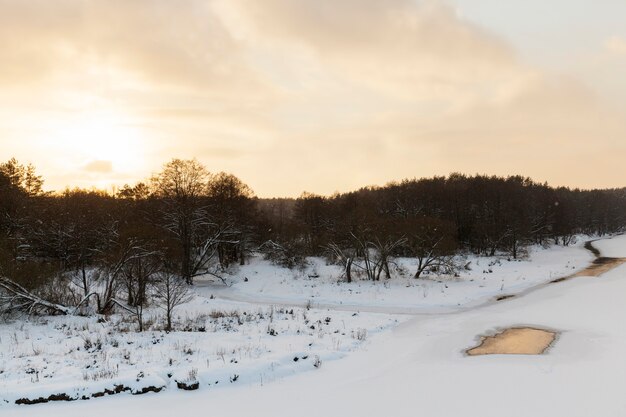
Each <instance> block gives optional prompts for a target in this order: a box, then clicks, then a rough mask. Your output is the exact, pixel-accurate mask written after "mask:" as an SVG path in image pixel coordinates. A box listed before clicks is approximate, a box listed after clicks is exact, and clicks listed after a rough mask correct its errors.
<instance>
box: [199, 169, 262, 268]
mask: <svg viewBox="0 0 626 417" xmlns="http://www.w3.org/2000/svg"><path fill="white" fill-rule="evenodd" d="M207 194H208V198H209V201H210V203H211V214H212V218H213V219H214V221H215V222H216V223H217V224H218V225H219V228H220V229H221V230H223V231H224V232H223V235H224V238H225V239H223V240H222V242H220V243H218V247H217V254H218V258H219V262H220V265H221V266H222V268H227V267H228V266H229V265H230V264H231V263H232V262H234V261H236V260H237V259H238V260H239V264H240V265H243V264H244V263H245V256H246V252H247V251H248V250H249V247H248V243H249V242H250V240H251V239H250V235H251V234H252V231H251V229H252V226H251V224H252V217H253V216H254V214H255V211H256V208H255V200H254V198H255V197H254V193H253V192H252V189H250V187H248V186H247V185H246V184H244V183H243V182H242V181H241V180H240V179H239V178H237V177H235V176H234V175H232V174H227V173H225V172H220V173H218V174H216V175H213V176H211V178H210V180H209V182H208V184H207Z"/></svg>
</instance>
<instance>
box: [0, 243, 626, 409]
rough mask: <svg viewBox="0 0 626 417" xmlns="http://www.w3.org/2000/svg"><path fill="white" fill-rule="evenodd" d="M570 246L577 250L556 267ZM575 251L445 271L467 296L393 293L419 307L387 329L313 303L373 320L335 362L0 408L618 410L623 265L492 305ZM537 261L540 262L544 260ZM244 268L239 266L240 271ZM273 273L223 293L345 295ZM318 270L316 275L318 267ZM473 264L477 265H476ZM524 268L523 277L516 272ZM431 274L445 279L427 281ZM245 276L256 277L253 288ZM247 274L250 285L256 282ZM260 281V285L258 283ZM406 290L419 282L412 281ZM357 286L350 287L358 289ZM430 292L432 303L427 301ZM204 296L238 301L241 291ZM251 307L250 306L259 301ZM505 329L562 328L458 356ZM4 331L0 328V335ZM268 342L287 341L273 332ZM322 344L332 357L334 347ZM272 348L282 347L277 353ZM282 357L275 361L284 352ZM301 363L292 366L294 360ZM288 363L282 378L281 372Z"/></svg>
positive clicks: (295, 298)
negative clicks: (466, 273) (520, 344)
mask: <svg viewBox="0 0 626 417" xmlns="http://www.w3.org/2000/svg"><path fill="white" fill-rule="evenodd" d="M595 245H596V247H598V248H600V250H601V251H602V253H603V255H606V254H611V255H610V256H619V257H626V236H619V237H615V238H613V239H610V240H606V241H602V242H596V243H595ZM569 256H571V257H572V258H571V259H572V260H571V261H570V264H569V265H568V266H565V265H567V259H568V258H569ZM607 256H609V255H607ZM585 257H587V258H585ZM583 258H585V259H587V260H588V259H589V258H588V255H586V254H585V253H584V252H583V251H582V250H581V248H580V245H577V246H576V247H573V248H565V249H563V248H558V249H554V248H553V249H550V250H547V251H537V252H536V253H535V254H533V255H531V259H532V261H528V262H518V263H513V262H511V263H508V262H504V263H502V265H500V266H498V268H501V269H498V268H494V269H493V272H492V273H491V274H488V275H489V278H488V279H486V280H485V281H486V282H490V284H488V285H485V286H484V287H480V286H479V285H476V284H472V285H469V284H466V283H465V281H463V282H457V280H450V281H442V282H445V283H447V284H448V286H449V288H448V289H450V290H452V287H454V285H456V284H463V285H467V287H466V290H468V291H473V293H472V295H464V297H466V298H464V299H459V298H458V296H456V295H454V296H452V294H456V293H455V292H454V291H449V295H448V296H447V297H444V296H443V295H437V296H436V297H435V294H438V293H437V292H436V291H433V292H430V293H429V294H430V295H429V296H428V297H424V298H422V299H418V300H412V299H410V297H409V296H405V297H400V296H399V297H400V298H399V299H398V300H397V305H398V306H400V307H402V308H408V309H415V310H414V311H405V313H409V312H412V313H414V314H413V315H408V314H405V315H404V316H402V317H404V319H401V318H400V319H397V320H398V323H397V324H396V323H395V322H394V324H396V325H395V327H393V329H392V330H387V331H385V330H384V329H387V328H389V327H388V326H387V327H386V325H390V324H391V323H390V322H389V320H392V319H391V318H390V317H392V316H389V315H385V314H371V313H370V315H369V317H365V316H367V315H368V314H367V313H360V314H358V315H357V316H352V314H351V313H350V312H348V311H341V310H332V311H325V310H315V309H312V310H310V311H309V312H310V313H311V314H313V312H316V314H318V317H321V316H326V315H328V316H329V317H332V321H331V323H333V322H336V319H335V317H340V316H341V315H344V316H343V317H344V318H346V319H347V318H348V317H352V318H355V320H357V321H355V322H353V323H352V324H351V328H353V329H354V328H357V327H358V326H362V325H364V323H369V325H370V326H372V325H373V328H375V329H376V328H378V329H380V330H381V331H379V332H377V333H373V334H371V335H368V337H367V341H366V342H365V343H360V344H359V343H356V344H355V345H354V346H353V347H351V348H350V349H348V350H347V351H346V352H344V353H346V354H345V355H341V356H345V357H343V359H341V360H337V361H329V362H324V363H323V366H322V367H321V368H319V369H311V367H307V369H308V371H307V372H299V371H297V370H296V371H293V372H289V373H285V374H280V375H278V376H277V377H276V378H274V380H273V381H271V382H269V383H268V382H267V381H264V382H263V383H261V382H260V381H258V380H256V381H253V380H249V381H248V382H247V383H241V384H228V386H227V388H219V389H215V387H210V388H204V389H200V390H199V391H196V392H182V391H179V390H176V389H167V390H165V391H164V392H162V393H159V394H146V395H144V396H139V397H133V396H130V395H120V396H113V397H107V398H103V399H98V400H90V401H84V402H82V401H81V402H75V403H50V404H45V405H35V406H14V405H13V406H5V407H2V408H0V413H2V415H3V416H4V415H7V416H16V417H17V416H28V415H33V413H34V414H35V415H38V414H39V413H41V414H44V413H45V414H46V415H47V416H49V417H55V416H63V417H72V416H77V417H78V416H84V415H90V416H94V417H99V416H110V415H120V416H121V415H150V416H155V417H158V416H170V415H172V414H173V413H177V414H180V415H195V414H197V413H200V414H206V413H209V412H210V413H211V414H214V415H220V416H245V415H250V416H291V415H299V416H321V415H327V416H336V415H346V416H369V415H394V416H415V415H425V416H429V417H436V416H481V417H482V416H487V417H488V416H503V415H506V416H511V417H516V416H546V415H554V416H568V417H576V416H590V415H601V416H623V415H626V397H624V396H623V392H622V391H623V388H622V387H623V383H624V379H625V378H626V361H624V360H622V357H621V355H622V354H623V352H624V350H625V348H626V327H624V326H622V325H621V322H622V317H625V316H626V303H624V297H625V294H626V265H622V266H620V267H618V268H616V269H615V270H612V271H610V272H608V273H606V274H604V275H602V276H601V277H598V278H592V277H578V278H573V279H570V280H567V281H564V282H560V283H558V284H553V285H544V286H541V288H539V289H538V290H535V291H532V292H529V291H525V292H523V294H522V295H520V296H519V297H516V298H512V299H507V300H505V301H502V302H487V301H489V300H490V299H492V298H493V296H494V295H496V294H499V293H501V292H502V290H501V283H502V282H504V284H505V285H504V286H505V290H506V292H507V294H508V293H509V292H520V291H524V289H528V288H529V285H532V284H528V283H527V281H528V280H531V279H532V280H533V282H534V283H535V284H537V283H540V282H546V281H548V280H550V279H551V278H556V276H557V275H556V274H557V273H558V272H559V270H558V267H557V266H558V264H559V263H560V264H561V269H562V271H561V272H563V271H568V270H571V269H572V267H574V268H578V266H579V265H580V263H583V262H582V261H583ZM542 263H545V264H546V266H545V268H544V267H542ZM250 270H252V268H251V269H250ZM240 272H244V273H246V274H247V273H248V272H247V271H245V268H242V271H240ZM275 272H276V274H275V275H276V277H269V278H268V279H267V281H265V286H264V287H262V286H261V284H255V279H258V280H259V281H260V280H261V277H260V276H259V277H258V278H255V277H251V278H249V281H248V282H247V283H244V282H236V283H235V284H234V285H233V287H231V288H230V289H228V290H226V291H224V293H226V294H227V295H229V296H232V297H233V298H234V297H236V296H241V297H246V298H248V297H249V298H252V297H253V295H254V291H259V299H260V303H261V304H264V303H266V302H271V301H273V300H274V299H273V298H271V297H279V299H281V300H285V301H286V302H288V303H298V302H304V301H308V300H309V299H310V297H311V294H315V295H318V294H319V296H317V297H315V298H318V299H319V301H320V302H324V303H329V304H330V303H335V305H336V306H338V307H343V308H344V309H345V306H346V304H345V303H344V304H343V305H342V304H340V302H341V301H342V299H343V297H344V296H346V295H347V293H346V292H345V291H346V290H345V289H343V284H342V285H341V286H338V287H337V286H335V287H336V291H337V295H334V296H333V294H332V291H331V288H333V287H332V286H331V285H332V284H330V283H328V284H324V283H322V284H319V283H318V284H317V285H316V286H315V287H310V286H309V287H305V289H303V290H302V292H298V290H297V286H296V285H291V282H290V281H285V283H283V284H280V285H281V286H278V285H274V284H271V283H272V282H278V283H280V282H281V281H282V280H283V279H286V277H285V276H282V277H281V275H282V272H279V271H275ZM319 272H320V278H321V279H322V280H323V279H324V278H323V274H322V271H319ZM265 273H267V271H265ZM472 273H475V274H476V275H480V273H478V272H476V269H475V268H474V269H473V270H472ZM481 273H482V271H481ZM259 274H261V272H259ZM520 276H524V277H525V278H526V280H521V279H516V277H520ZM315 279H318V278H315ZM299 280H300V282H301V283H304V282H309V281H312V280H313V279H312V280H309V279H308V278H304V277H302V278H300V279H299ZM318 280H319V279H318ZM492 281H493V282H492ZM475 282H476V281H475ZM431 283H432V285H439V284H440V283H437V282H436V281H431ZM497 283H500V286H498V285H497ZM246 284H252V285H250V287H249V288H248V287H246V286H245V285H246ZM253 285H257V287H256V290H254V287H253ZM356 285H357V284H354V285H353V286H354V287H356ZM361 285H362V287H361V288H367V286H366V284H364V283H362V284H361ZM379 285H380V284H379ZM429 285H431V284H429ZM327 287H328V288H327ZM260 288H263V289H264V291H263V292H260ZM270 288H271V290H272V293H271V297H270V294H269V293H270ZM281 288H282V290H281ZM311 288H312V289H311ZM357 288H358V287H357ZM405 289H406V290H409V291H416V292H417V291H418V290H416V289H414V288H413V287H410V288H406V287H405ZM212 290H214V288H211V287H203V288H202V289H201V290H200V292H207V291H208V292H211V291H212ZM274 290H275V291H277V293H276V294H277V295H275V293H274V292H273V291H274ZM311 291H319V293H317V292H313V293H312V292H311ZM399 291H400V289H399V288H398V289H396V288H394V286H390V287H389V289H385V291H381V292H380V293H374V294H372V292H373V290H370V291H361V294H355V295H354V296H349V298H348V301H349V304H348V305H349V306H350V308H353V307H359V308H360V307H366V306H367V305H368V303H370V302H371V303H372V305H373V306H375V307H379V308H389V309H391V310H393V309H394V308H395V307H394V300H393V299H392V296H395V294H398V293H399ZM352 292H353V293H354V292H356V291H354V289H353V291H352ZM266 294H267V295H266ZM215 295H216V296H219V294H217V293H216V294H215ZM431 296H432V297H433V300H430V297H431ZM435 298H436V299H435ZM205 301H207V302H209V303H211V302H216V303H234V304H232V306H235V305H237V306H243V305H245V304H243V302H242V301H232V300H231V301H228V300H206V299H205ZM316 301H317V300H316ZM460 301H467V302H468V303H469V304H473V305H474V306H473V307H472V308H468V307H467V306H466V307H464V308H458V307H459V306H458V304H463V303H462V302H460ZM194 303H196V306H195V307H194V308H193V309H195V310H196V311H197V310H198V309H199V308H200V307H199V306H201V305H202V303H204V300H203V299H201V298H198V299H196V300H195V301H194ZM422 303H428V304H429V307H428V308H427V307H423V305H422ZM248 306H249V308H250V309H253V308H255V309H258V308H268V307H259V306H253V305H248ZM455 306H456V307H455ZM239 308H242V307H239ZM429 308H432V310H429ZM444 308H445V309H447V311H446V312H445V314H443V313H442V309H444ZM193 309H192V310H193ZM305 311H306V310H305ZM418 313H419V314H418ZM433 313H437V314H433ZM361 317H364V318H363V320H364V321H363V322H360V321H359V320H361ZM385 318H386V320H385ZM393 320H396V319H393ZM297 322H299V320H298V321H297ZM264 324H266V323H264ZM292 325H293V326H296V325H297V323H292ZM377 326H378V327H377ZM512 326H531V327H537V328H544V329H549V330H554V331H557V332H558V333H559V336H558V339H557V341H556V343H555V344H554V346H553V347H552V348H551V349H550V350H549V351H548V353H547V354H546V355H541V356H525V355H522V356H511V355H489V356H481V357H468V356H467V355H465V353H464V352H465V350H466V349H467V348H470V347H473V346H475V345H476V344H477V342H478V341H479V336H480V335H484V334H492V333H494V332H496V331H497V330H499V329H505V328H508V327H512ZM47 327H48V328H49V326H47ZM256 327H259V326H256ZM14 328H15V326H13V329H14ZM6 331H7V330H6V329H4V328H3V332H6ZM249 331H250V332H252V333H253V334H254V336H253V339H255V340H256V338H257V337H264V336H260V335H259V334H258V332H259V331H258V330H256V331H255V330H252V329H250V330H249ZM221 336H222V335H221V334H220V335H219V337H221ZM231 336H233V335H231ZM292 336H293V335H287V336H285V337H287V338H290V337H292ZM1 337H2V346H3V349H4V345H5V341H6V340H7V339H5V338H6V337H9V338H10V337H11V336H10V335H9V334H2V336H1ZM280 338H281V336H278V337H276V338H275V339H276V340H280ZM305 339H306V337H305ZM285 340H287V339H285ZM352 340H354V339H352ZM233 342H234V343H238V342H236V341H235V340H233ZM276 343H278V344H279V345H282V346H283V349H285V346H284V345H283V344H282V343H280V342H276ZM276 349H278V348H276ZM287 351H288V349H287ZM283 352H284V350H283ZM306 352H307V350H306V348H305V349H301V348H300V346H297V347H292V351H290V352H289V353H290V354H289V356H292V354H293V355H302V354H304V353H306ZM327 352H328V353H329V354H331V353H332V354H333V355H334V354H335V352H333V349H330V350H327ZM274 353H275V354H277V355H280V352H279V350H277V351H276V352H274ZM260 359H261V360H260V361H258V362H255V363H254V365H253V364H252V363H250V364H249V365H246V366H245V368H246V369H254V366H261V367H263V366H264V365H263V363H264V360H263V359H262V358H260ZM291 360H292V361H293V358H292V359H291ZM277 362H279V363H282V362H281V361H280V360H277ZM299 363H300V362H298V363H296V366H301V364H299ZM0 366H6V364H3V365H2V364H0ZM258 372H259V370H258V369H257V370H255V371H251V373H253V374H257V373H258ZM287 374H290V375H291V376H288V377H286V376H285V375H287ZM2 389H3V390H4V389H6V387H3V388H2ZM1 392H4V391H1Z"/></svg>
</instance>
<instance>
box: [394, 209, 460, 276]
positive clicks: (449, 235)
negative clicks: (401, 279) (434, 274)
mask: <svg viewBox="0 0 626 417" xmlns="http://www.w3.org/2000/svg"><path fill="white" fill-rule="evenodd" d="M406 230H407V240H406V246H407V249H408V253H409V254H410V255H411V256H413V257H415V258H416V259H417V269H416V272H415V278H420V277H421V276H422V274H423V273H424V271H426V270H428V269H433V268H434V269H439V268H451V267H453V256H454V253H455V251H456V249H457V245H456V242H455V240H454V226H453V225H451V224H450V223H447V222H445V221H441V220H439V219H434V218H421V219H412V220H409V221H407V224H406Z"/></svg>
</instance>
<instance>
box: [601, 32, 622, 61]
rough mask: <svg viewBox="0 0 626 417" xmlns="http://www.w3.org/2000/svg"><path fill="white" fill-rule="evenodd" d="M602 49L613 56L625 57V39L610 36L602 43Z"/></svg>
mask: <svg viewBox="0 0 626 417" xmlns="http://www.w3.org/2000/svg"><path fill="white" fill-rule="evenodd" d="M604 49H605V50H606V51H608V52H609V53H611V54H613V55H618V56H624V55H626V39H623V38H620V37H619V36H612V37H610V38H608V39H607V40H606V41H605V42H604Z"/></svg>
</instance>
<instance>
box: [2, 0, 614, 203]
mask: <svg viewBox="0 0 626 417" xmlns="http://www.w3.org/2000/svg"><path fill="white" fill-rule="evenodd" d="M625 73H626V2H624V1H623V0H551V1H545V0H507V1H506V2H504V1H501V0H342V1H337V0H263V1H262V2H260V1H257V0H180V1H175V2H174V1H170V0H130V1H129V0H55V1H54V2H51V1H48V0H0V160H8V159H9V158H11V157H16V158H17V159H18V160H19V161H20V162H23V163H29V162H30V163H33V164H34V165H35V166H36V167H37V169H38V171H39V173H41V174H42V175H43V176H44V177H45V179H46V188H47V189H56V190H60V189H63V188H65V187H66V186H71V187H74V186H79V187H99V188H111V187H112V186H114V185H117V186H121V185H123V184H124V183H129V184H132V183H134V182H136V181H140V180H142V179H145V178H148V177H150V175H151V174H152V173H154V172H158V171H159V170H160V168H161V167H162V165H163V164H164V163H166V162H167V161H169V160H170V159H172V158H197V159H198V160H199V161H200V162H202V163H203V164H204V165H206V166H207V168H208V169H209V170H210V171H212V172H219V171H227V172H231V173H233V174H235V175H237V176H238V177H240V178H241V179H242V180H243V181H244V182H246V183H247V184H248V185H250V186H251V187H252V189H253V190H255V192H256V193H257V195H259V196H262V197H270V196H275V197H279V196H297V195H299V194H300V193H301V192H303V191H305V190H306V191H310V192H316V193H320V194H331V193H333V192H335V191H348V190H352V189H356V188H359V187H362V186H366V185H375V184H377V185H382V184H385V183H387V182H388V181H392V180H399V179H402V178H413V177H424V176H433V175H447V174H449V173H452V172H463V173H467V174H474V173H484V174H495V175H508V174H521V175H525V176H530V177H532V178H534V179H535V180H537V181H541V182H543V181H547V182H549V183H550V184H552V185H566V186H571V187H582V188H596V187H621V186H626V170H624V169H622V168H621V167H622V166H623V164H624V161H625V160H626V77H624V76H623V74H625Z"/></svg>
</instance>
